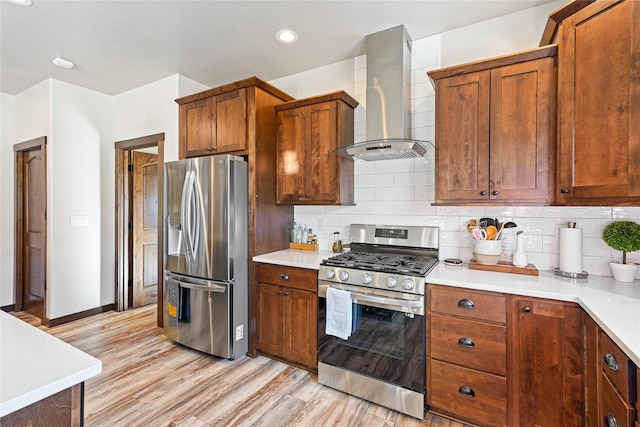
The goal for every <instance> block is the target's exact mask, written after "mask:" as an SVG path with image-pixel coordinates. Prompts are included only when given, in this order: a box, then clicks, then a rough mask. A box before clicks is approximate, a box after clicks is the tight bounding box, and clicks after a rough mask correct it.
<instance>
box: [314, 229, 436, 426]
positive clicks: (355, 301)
mask: <svg viewBox="0 0 640 427" xmlns="http://www.w3.org/2000/svg"><path fill="white" fill-rule="evenodd" d="M350 237H351V252H348V253H343V254H340V255H336V256H333V257H331V258H328V259H325V260H324V261H322V263H321V265H320V269H319V271H318V381H319V382H320V383H321V384H325V385H327V386H330V387H333V388H336V389H338V390H341V391H344V392H346V393H349V394H352V395H355V396H359V397H362V398H364V399H367V400H369V401H372V402H375V403H378V404H380V405H383V406H386V407H389V408H391V409H394V410H397V411H400V412H403V413H405V414H408V415H411V416H413V417H416V418H419V419H422V418H423V417H424V397H425V387H426V386H425V384H426V373H425V364H426V322H425V305H426V301H425V284H426V281H425V279H426V275H427V274H428V273H429V271H431V269H432V268H433V267H434V266H435V265H436V264H437V262H438V249H439V229H438V228H436V227H413V226H392V225H361V224H354V225H351V230H350Z"/></svg>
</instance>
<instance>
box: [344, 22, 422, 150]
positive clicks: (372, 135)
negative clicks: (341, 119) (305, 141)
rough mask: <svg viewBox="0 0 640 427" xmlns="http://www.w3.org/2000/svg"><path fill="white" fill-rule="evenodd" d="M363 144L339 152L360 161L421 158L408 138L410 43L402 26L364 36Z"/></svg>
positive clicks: (415, 142) (416, 144)
mask: <svg viewBox="0 0 640 427" xmlns="http://www.w3.org/2000/svg"><path fill="white" fill-rule="evenodd" d="M365 43H366V48H367V102H366V104H367V105H366V118H367V127H366V141H365V142H360V143H356V144H354V145H351V146H349V147H345V148H343V149H341V151H342V152H343V153H341V154H343V155H347V156H351V157H354V158H358V159H362V160H368V161H371V160H390V159H406V158H411V157H423V156H424V155H425V154H426V153H427V149H428V147H429V146H431V147H433V144H431V143H430V142H429V141H418V140H415V139H413V138H412V137H411V40H410V39H409V34H408V33H407V30H406V29H405V27H404V25H398V26H396V27H393V28H389V29H387V30H383V31H379V32H377V33H374V34H369V35H367V37H366V39H365Z"/></svg>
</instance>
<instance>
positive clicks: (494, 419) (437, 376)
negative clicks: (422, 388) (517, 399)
mask: <svg viewBox="0 0 640 427" xmlns="http://www.w3.org/2000/svg"><path fill="white" fill-rule="evenodd" d="M430 374H431V384H432V386H431V397H430V398H429V399H430V404H431V405H433V406H434V407H435V408H436V409H435V411H436V412H438V413H443V414H444V415H449V416H453V417H455V418H456V419H460V420H464V421H468V422H471V423H473V424H474V425H480V426H487V427H500V426H506V425H507V385H506V384H507V380H506V378H505V377H503V376H498V375H492V374H488V373H485V372H481V371H476V370H473V369H467V368H464V367H462V366H457V365H453V364H449V363H445V362H440V361H437V360H433V361H431V371H430Z"/></svg>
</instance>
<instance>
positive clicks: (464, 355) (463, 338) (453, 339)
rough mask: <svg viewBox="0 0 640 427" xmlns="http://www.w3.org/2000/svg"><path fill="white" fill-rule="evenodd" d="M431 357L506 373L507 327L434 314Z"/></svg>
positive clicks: (431, 331) (474, 367) (499, 373)
mask: <svg viewBox="0 0 640 427" xmlns="http://www.w3.org/2000/svg"><path fill="white" fill-rule="evenodd" d="M429 333H430V337H431V357H433V358H435V359H439V360H442V361H446V362H451V363H455V364H458V365H462V366H465V367H468V368H473V369H479V370H481V371H486V372H490V373H492V374H496V375H506V374H507V328H506V326H501V325H495V324H490V323H482V322H477V321H474V320H466V319H458V318H454V317H448V316H442V315H439V314H432V315H431V329H430V332H429Z"/></svg>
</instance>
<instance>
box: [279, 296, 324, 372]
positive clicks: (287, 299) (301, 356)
mask: <svg viewBox="0 0 640 427" xmlns="http://www.w3.org/2000/svg"><path fill="white" fill-rule="evenodd" d="M284 304H285V311H284V337H285V338H284V357H285V358H287V359H289V360H292V361H295V362H298V363H301V364H303V365H307V366H309V367H312V368H314V369H316V368H317V365H318V351H317V348H318V333H317V331H318V326H317V325H318V299H317V296H316V293H314V292H307V291H300V290H297V289H290V288H285V290H284Z"/></svg>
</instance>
